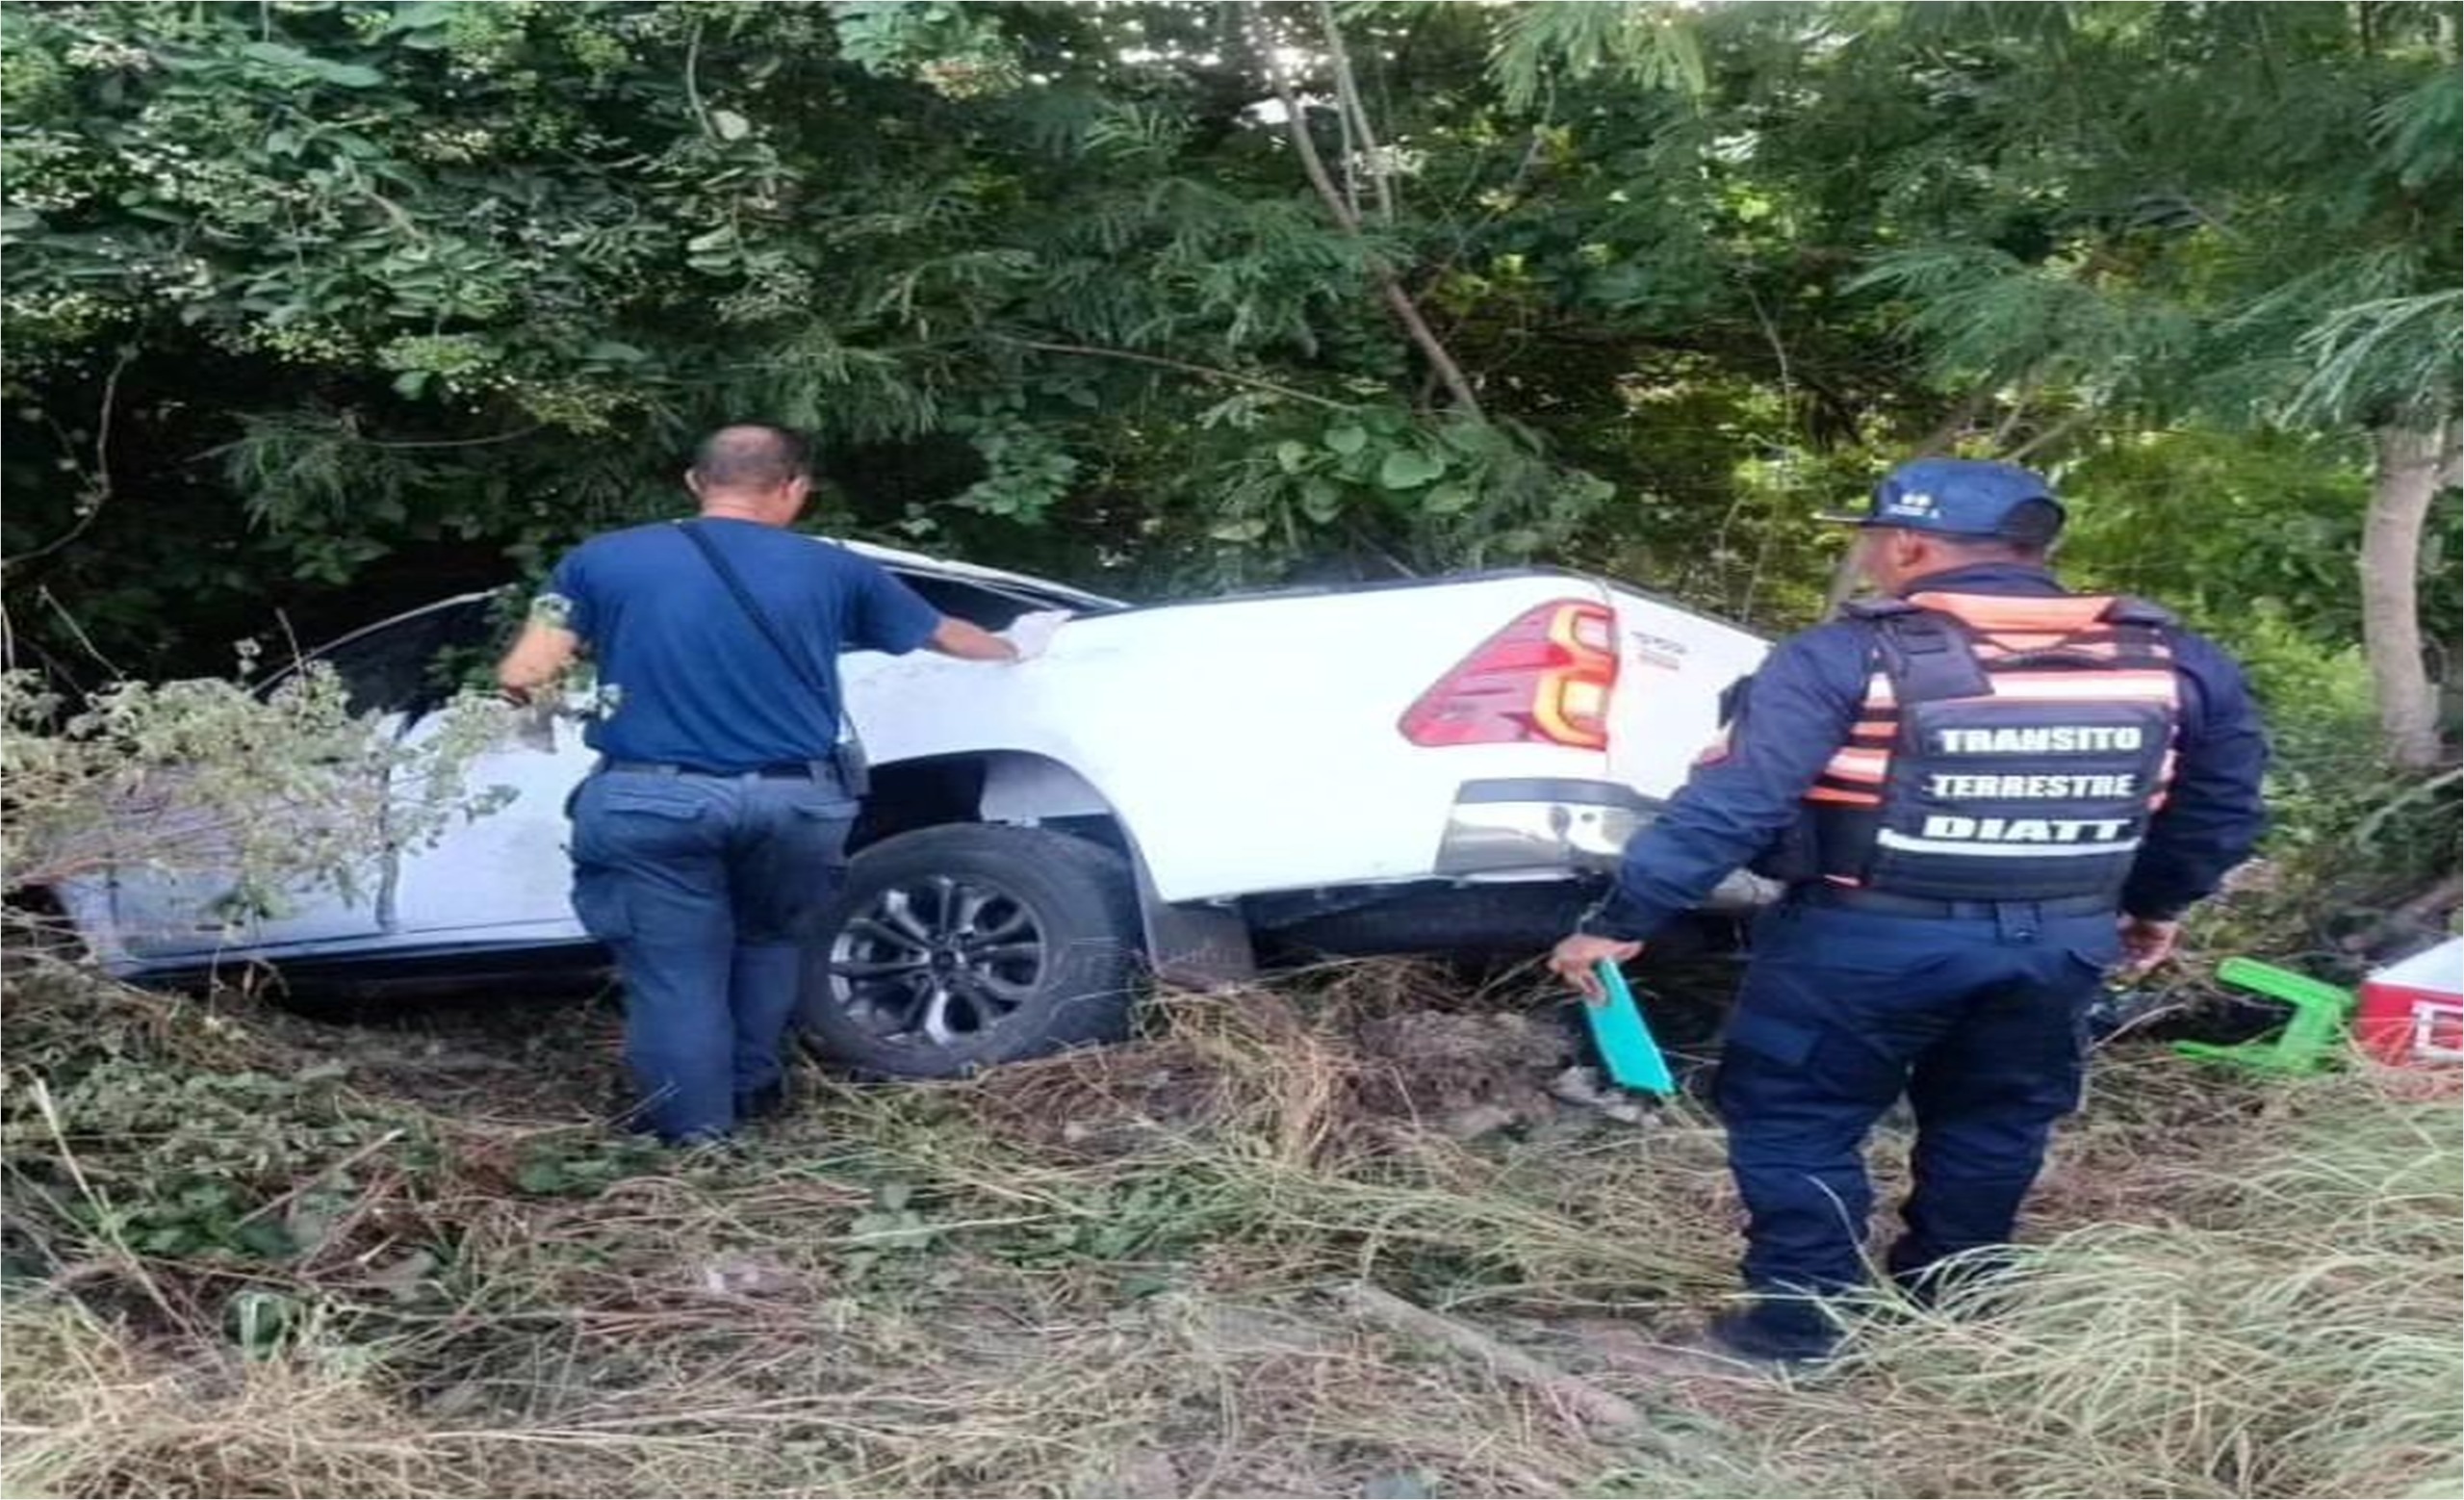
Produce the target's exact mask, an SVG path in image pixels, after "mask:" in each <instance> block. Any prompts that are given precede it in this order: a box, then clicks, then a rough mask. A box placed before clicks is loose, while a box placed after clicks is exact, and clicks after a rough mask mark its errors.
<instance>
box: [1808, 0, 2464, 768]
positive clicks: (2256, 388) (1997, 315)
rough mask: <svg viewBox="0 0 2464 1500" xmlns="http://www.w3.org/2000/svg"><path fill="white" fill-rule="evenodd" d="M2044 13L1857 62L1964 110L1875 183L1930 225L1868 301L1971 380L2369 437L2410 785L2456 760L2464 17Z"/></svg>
mask: <svg viewBox="0 0 2464 1500" xmlns="http://www.w3.org/2000/svg"><path fill="white" fill-rule="evenodd" d="M2029 10H2030V11H2031V12H2032V14H2031V15H2030V16H2029V17H2027V18H2026V20H2025V21H2021V20H2019V19H2018V18H2017V17H2015V15H2014V14H2013V13H2012V12H2011V11H2010V10H2009V9H2007V8H2001V7H1986V6H1944V7H1911V8H1901V9H1886V8H1882V7H1875V8H1872V9H1871V13H1870V16H1869V18H1867V19H1866V20H1865V21H1864V23H1863V24H1862V25H1861V28H1860V33H1859V36H1858V39H1857V40H1856V42H1855V43H1854V44H1852V45H1851V46H1849V47H1846V48H1843V49H1841V51H1840V52H1839V54H1838V58H1839V60H1840V61H1839V63H1838V65H1839V66H1842V67H1849V66H1854V67H1858V68H1862V69H1871V70H1875V71H1879V72H1887V73H1899V74H1917V75H1922V74H1924V73H1925V72H1926V71H1927V70H1929V69H1930V70H1932V76H1933V77H1934V78H1935V79H1936V80H1937V82H1936V84H1935V88H1936V89H1938V90H1940V91H1944V92H1946V93H1950V94H1953V95H1956V96H1958V97H1959V98H1960V99H1961V100H1962V101H1963V107H1962V108H1961V109H1959V110H1957V111H1955V112H1946V118H1947V119H1949V120H1951V121H1952V122H1954V123H1955V127H1956V131H1957V133H1956V135H1954V136H1952V137H1950V138H1949V141H1950V142H1956V144H1949V149H1948V151H1947V153H1946V152H1945V145H1946V144H1947V143H1948V142H1945V141H1942V140H1937V141H1935V142H1923V143H1912V144H1910V145H1908V146H1907V147H1906V148H1905V149H1903V150H1902V151H1901V152H1900V153H1899V159H1898V160H1896V161H1894V162H1892V163H1891V164H1890V166H1889V167H1887V168H1886V174H1889V175H1893V176H1896V177H1897V178H1898V180H1900V181H1901V182H1903V183H1904V184H1906V185H1908V191H1909V195H1910V196H1911V198H1912V199H1913V200H1914V201H1916V202H1917V203H1919V204H1920V205H1921V211H1920V212H1918V213H1916V214H1914V215H1912V216H1911V217H1910V218H1909V219H1908V220H1906V221H1905V222H1904V223H1903V225H1902V228H1903V229H1904V231H1905V232H1906V233H1907V234H1908V237H1909V239H1910V240H1912V241H1913V242H1914V243H1911V244H1909V245H1907V246H1904V247H1900V248H1894V249H1891V250H1889V251H1887V252H1886V254H1885V255H1884V256H1883V258H1882V259H1881V260H1880V262H1879V264H1878V266H1877V268H1876V270H1875V271H1874V272H1872V274H1871V277H1870V280H1869V284H1870V285H1872V286H1874V287H1877V288H1880V289H1884V290H1886V291H1888V292H1890V293H1892V294H1894V295H1895V296H1897V297H1899V298H1900V299H1901V301H1902V305H1903V308H1904V317H1905V323H1906V326H1907V327H1908V328H1909V330H1910V331H1911V333H1912V335H1913V336H1914V337H1915V338H1916V339H1917V340H1919V341H1920V342H1921V343H1922V344H1923V345H1924V346H1925V347H1926V348H1927V349H1929V350H1930V352H1931V354H1932V357H1933V360H1934V365H1935V369H1936V371H1937V374H1938V377H1939V378H1941V379H1942V380H1943V381H1944V382H1945V383H1946V384H1949V385H1952V386H1955V387H1965V388H1974V389H1982V390H1994V389H2003V390H2015V391H2017V392H2022V393H2026V394H2027V396H2028V397H2029V398H2030V399H2039V400H2041V399H2046V398H2050V400H2051V401H2052V402H2053V403H2054V404H2057V405H2067V406H2069V407H2070V408H2071V409H2072V410H2074V411H2076V412H2080V413H2083V414H2086V415H2089V416H2106V417H2113V416H2118V417H2122V418H2124V419H2126V420H2137V421H2139V422H2142V423H2162V422H2165V421H2168V420H2170V419H2175V418H2189V419H2193V420H2198V421H2208V422H2218V423H2222V424H2225V425H2227V426H2240V427H2255V428H2268V427H2277V428H2282V427H2294V428H2299V427H2311V428H2316V429H2322V430H2328V431H2340V432H2346V433H2350V434H2352V435H2353V436H2354V437H2356V438H2361V437H2366V438H2367V440H2368V442H2369V444H2370V447H2371V452H2372V453H2373V455H2374V460H2373V470H2374V478H2373V484H2372V497H2371V502H2370V509H2369V518H2368V523H2367V526H2366V528H2365V533H2364V542H2363V546H2362V548H2361V558H2360V577H2359V580H2358V583H2359V588H2360V594H2361V601H2362V619H2363V626H2364V635H2365V639H2366V640H2367V642H2368V644H2369V655H2370V660H2371V665H2372V672H2373V676H2374V681H2375V683H2376V685H2377V693H2378V704H2379V713H2380V723H2381V737H2382V739H2383V742H2384V747H2385V751H2386V754H2387V756H2388V758H2389V759H2390V760H2391V761H2392V762H2393V763H2396V764H2398V765H2401V766H2414V767H2420V766H2427V765H2430V764H2433V763H2437V762H2438V761H2439V760H2440V759H2441V757H2442V755H2443V754H2444V751H2443V745H2442V740H2441V737H2440V735H2439V732H2438V727H2437V717H2436V711H2435V697H2434V691H2433V686H2432V683H2431V680H2430V677H2429V674H2428V664H2427V662H2428V659H2427V657H2426V656H2425V652H2424V650H2423V644H2422V630H2421V623H2420V599H2419V586H2418V581H2419V576H2420V571H2421V558H2422V548H2421V538H2422V528H2423V523H2424V521H2425V518H2426V516H2427V514H2428V511H2429V508H2430V504H2431V502H2432V500H2433V499H2434V497H2435V496H2436V494H2437V493H2438V492H2439V490H2440V489H2441V488H2442V487H2445V486H2451V485H2452V484H2453V483H2454V482H2455V481H2456V478H2457V469H2456V426H2455V413H2456V402H2457V399H2458V389H2457V382H2456V372H2457V367H2458V359H2459V356H2464V292H2459V291H2458V290H2457V284H2458V280H2459V275H2460V274H2464V269H2460V268H2459V265H2458V261H2457V255H2456V246H2457V240H2458V220H2457V204H2458V201H2459V194H2464V182H2459V177H2458V157H2459V152H2458V140H2457V136H2458V120H2459V106H2458V102H2457V100H2458V94H2457V74H2456V63H2457V57H2456V30H2455V19H2454V15H2453V13H2452V11H2451V9H2450V8H2447V7H2442V6H2429V5H2422V6H2413V5H2400V4H2373V5H2367V6H2358V7H2342V6H2303V5H2268V4H2258V5H2245V6H2163V5H2155V6H2139V5H2094V6H2059V5H2056V6H2040V7H2031V8H2029ZM1800 125H1801V127H1802V128H1820V127H1819V122H1818V121H1815V120H1805V121H1801V122H1800ZM1959 164H1966V165H1967V166H1968V167H1970V168H1971V169H1970V170H1968V171H1965V172H1963V171H1961V170H1959V169H1958V165H1959ZM1929 200H1930V201H1929ZM1980 231H1984V232H1980Z"/></svg>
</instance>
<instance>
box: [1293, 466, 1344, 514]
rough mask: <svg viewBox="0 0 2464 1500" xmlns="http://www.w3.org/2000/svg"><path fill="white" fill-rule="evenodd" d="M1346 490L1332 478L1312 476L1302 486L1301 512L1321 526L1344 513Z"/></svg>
mask: <svg viewBox="0 0 2464 1500" xmlns="http://www.w3.org/2000/svg"><path fill="white" fill-rule="evenodd" d="M1343 509H1344V492H1343V491H1342V490H1341V489H1339V488H1337V487H1336V485H1335V483H1334V481H1333V480H1331V479H1321V478H1314V477H1313V478H1309V479H1307V480H1306V481H1304V482H1303V483H1302V484H1301V486H1300V513H1301V514H1302V515H1305V516H1307V517H1308V518H1309V519H1310V520H1312V521H1315V522H1317V523H1318V524H1319V525H1320V526H1323V525H1325V524H1326V523H1327V522H1329V521H1332V520H1334V518H1335V517H1337V516H1339V515H1341V514H1343Z"/></svg>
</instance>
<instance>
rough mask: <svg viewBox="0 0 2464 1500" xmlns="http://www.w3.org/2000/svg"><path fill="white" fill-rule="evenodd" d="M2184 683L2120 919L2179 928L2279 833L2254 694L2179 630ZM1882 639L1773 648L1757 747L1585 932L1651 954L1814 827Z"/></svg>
mask: <svg viewBox="0 0 2464 1500" xmlns="http://www.w3.org/2000/svg"><path fill="white" fill-rule="evenodd" d="M1924 587H1925V588H1926V589H1927V590H1931V591H1937V592H1944V593H1963V594H2010V595H2021V596H2027V595H2035V596H2045V595H2054V594H2063V593H2066V592H2068V590H2066V589H2065V588H2064V587H2063V586H2062V585H2061V584H2060V583H2058V582H2055V581H2054V579H2053V576H2052V575H2051V574H2049V573H2047V572H2045V571H2044V570H2043V569H2041V568H2038V567H2033V566H2029V565H2026V564H2020V563H1982V564H1977V565H1974V566H1969V567H1962V568H1954V569H1951V570H1949V571H1947V572H1943V573H1937V574H1934V575H1933V576H1931V577H1929V578H1927V579H1925V580H1924ZM2168 634H2169V636H2170V638H2171V640H2172V643H2173V652H2174V657H2173V661H2174V666H2175V669H2176V670H2177V671H2178V672H2179V673H2180V676H2181V682H2182V696H2181V711H2182V719H2181V734H2180V738H2179V739H2178V741H2177V743H2176V748H2177V749H2178V751H2179V753H2180V756H2179V759H2178V760H2177V761H2176V763H2175V764H2174V768H2173V784H2172V787H2171V789H2170V791H2169V795H2168V797H2167V799H2166V803H2165V807H2164V809H2163V810H2162V811H2161V812H2159V813H2158V814H2157V815H2156V816H2155V817H2154V818H2153V819H2152V820H2151V822H2150V824H2149V827H2148V830H2147V836H2146V840H2145V841H2144V842H2143V844H2142V845H2141V846H2140V850H2139V858H2138V861H2137V862H2136V863H2135V864H2134V865H2133V866H2131V872H2130V880H2129V882H2128V884H2127V885H2126V886H2124V888H2123V890H2122V898H2121V908H2122V910H2123V911H2125V912H2127V913H2129V914H2130V915H2131V916H2134V917H2144V918H2159V919H2163V918H2173V917H2177V916H2179V915H2180V914H2181V912H2182V911H2183V910H2184V909H2185V908H2187V907H2188V906H2190V905H2191V903H2193V902H2194V901H2196V900H2198V899H2200V898H2201V897H2203V896H2205V895H2207V894H2208V893H2210V892H2213V891H2214V890H2215V889H2216V887H2217V884H2218V882H2220V881H2221V880H2222V879H2223V878H2224V874H2225V872H2226V871H2227V870H2230V869H2231V868H2232V867H2233V866H2236V865H2239V864H2240V863H2242V861H2244V860H2245V859H2247V858H2248V857H2249V854H2250V850H2251V849H2252V848H2253V847H2255V846H2256V845H2257V843H2258V840H2259V835H2260V834H2261V833H2262V832H2263V831H2265V829H2266V826H2267V815H2266V810H2265V807H2264V805H2263V804H2262V802H2261V800H2260V780H2261V777H2262V776H2263V775H2264V773H2265V772H2266V770H2267V761H2268V744H2267V736H2266V733H2265V731H2264V730H2263V729H2262V728H2261V726H2260V723H2259V711H2258V706H2257V705H2256V704H2255V703H2254V702H2253V701H2252V700H2251V697H2250V688H2249V683H2248V681H2247V679H2246V678H2245V677H2244V676H2243V674H2242V668H2241V667H2240V665H2239V664H2238V663H2236V662H2235V661H2234V660H2233V659H2232V658H2230V657H2228V656H2226V655H2225V654H2224V653H2223V651H2222V650H2221V649H2220V648H2219V647H2218V646H2217V645H2216V644H2215V643H2214V642H2213V641H2210V640H2207V639H2205V638H2204V637H2202V636H2199V635H2195V634H2192V633H2190V632H2189V631H2185V630H2180V629H2175V630H2173V631H2171V632H2169V633H2168ZM1873 649H1874V628H1873V627H1872V626H1871V625H1870V624H1868V623H1866V622H1864V621H1861V620H1837V621H1834V622H1832V623H1830V624H1828V625H1819V626H1816V627H1814V628H1813V629H1812V630H1809V631H1806V632H1804V633H1803V634H1797V635H1792V636H1790V637H1788V638H1787V639H1786V640H1784V641H1782V642H1781V643H1780V644H1779V645H1778V646H1776V647H1774V648H1773V649H1772V652H1771V655H1770V657H1769V658H1768V659H1765V661H1764V662H1763V664H1762V667H1761V669H1760V670H1758V671H1757V672H1756V673H1755V674H1754V681H1753V685H1751V686H1750V687H1749V688H1748V689H1747V691H1746V699H1745V706H1744V712H1743V715H1742V727H1743V733H1742V734H1740V735H1739V736H1738V737H1737V740H1736V742H1735V743H1734V744H1732V745H1731V746H1730V747H1729V753H1728V755H1727V756H1726V757H1725V758H1724V759H1722V760H1719V761H1717V762H1713V763H1708V764H1705V765H1702V766H1698V767H1697V768H1696V769H1695V771H1694V774H1693V775H1692V776H1691V777H1690V778H1688V779H1687V781H1686V783H1685V786H1684V787H1683V788H1682V789H1680V790H1679V792H1678V793H1677V796H1676V797H1675V799H1674V800H1672V801H1671V802H1670V804H1669V807H1668V810H1667V811H1666V812H1665V813H1663V814H1661V815H1660V816H1659V818H1658V819H1657V820H1656V821H1655V822H1654V823H1652V824H1651V825H1650V826H1649V827H1647V828H1645V829H1644V830H1643V831H1642V832H1641V833H1639V834H1637V835H1635V837H1634V840H1633V841H1632V842H1631V843H1630V844H1628V845H1627V846H1626V857H1625V860H1624V862H1623V864H1622V865H1621V866H1620V867H1619V869H1618V872H1617V885H1616V889H1615V890H1614V892H1611V894H1610V895H1609V897H1608V899H1607V900H1606V901H1605V902H1604V903H1603V904H1602V906H1601V909H1600V910H1599V912H1598V913H1597V914H1595V915H1594V916H1593V917H1592V918H1590V919H1589V920H1587V921H1585V922H1584V924H1583V930H1584V931H1586V932H1593V933H1598V934H1601V935H1603V936H1609V937H1620V938H1629V939H1647V938H1649V937H1651V936H1652V935H1653V934H1654V933H1655V932H1657V931H1658V930H1659V929H1660V928H1661V927H1662V926H1664V925H1665V924H1666V923H1668V922H1669V921H1670V920H1671V919H1673V918H1676V917H1678V916H1679V915H1680V914H1681V913H1684V912H1687V911H1691V910H1692V909H1693V908H1694V907H1696V906H1698V905H1700V904H1701V903H1702V901H1703V899H1704V897H1706V896H1707V895H1709V894H1710V892H1711V888H1712V887H1714V886H1716V885H1718V884H1719V883H1720V881H1721V880H1722V879H1723V878H1724V877H1725V876H1727V875H1728V873H1729V872H1730V871H1732V870H1733V869H1736V868H1738V867H1739V866H1743V865H1745V864H1746V863H1747V862H1748V861H1750V860H1752V859H1754V858H1755V856H1757V855H1758V854H1760V853H1761V852H1762V851H1763V850H1764V849H1765V848H1766V847H1768V846H1769V845H1770V844H1771V842H1772V841H1773V840H1775V839H1776V838H1778V837H1779V835H1780V834H1781V833H1783V832H1784V831H1785V830H1786V829H1787V828H1788V826H1789V825H1790V824H1792V823H1794V822H1795V821H1796V820H1797V818H1799V817H1800V816H1802V815H1803V814H1804V811H1805V808H1804V803H1805V795H1806V792H1807V790H1808V789H1810V788H1811V787H1812V786H1813V783H1814V778H1815V777H1816V776H1818V775H1820V774H1821V771H1822V768H1823V766H1824V765H1825V764H1827V763H1829V762H1830V760H1831V756H1832V753H1833V752H1834V751H1835V750H1837V749H1838V748H1839V747H1840V746H1841V745H1844V744H1846V743H1847V742H1848V736H1849V733H1850V730H1851V728H1852V727H1853V726H1854V725H1855V723H1856V721H1857V713H1858V710H1859V708H1860V707H1861V705H1862V704H1863V703H1864V700H1865V687H1866V684H1867V682H1868V680H1869V679H1870V677H1871V676H1872V673H1873V670H1874V657H1873Z"/></svg>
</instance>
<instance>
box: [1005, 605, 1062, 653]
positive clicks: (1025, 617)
mask: <svg viewBox="0 0 2464 1500" xmlns="http://www.w3.org/2000/svg"><path fill="white" fill-rule="evenodd" d="M1068 618H1069V611H1068V610H1066V609H1038V610H1035V611H1033V612H1032V613H1029V614H1022V615H1020V616H1018V617H1017V618H1016V619H1014V620H1012V621H1011V622H1010V628H1009V629H1008V630H1006V631H1003V632H1002V633H1001V638H1002V639H1003V640H1006V641H1008V642H1009V643H1010V647H1011V649H1012V650H1014V651H1015V652H1016V653H1017V654H1018V655H1017V659H1018V660H1020V661H1028V660H1032V659H1035V658H1037V657H1040V656H1042V655H1043V653H1044V648H1045V647H1046V646H1049V645H1051V644H1052V635H1053V633H1054V632H1055V631H1058V630H1060V629H1061V627H1062V625H1063V624H1064V623H1065V621H1067V620H1068Z"/></svg>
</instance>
